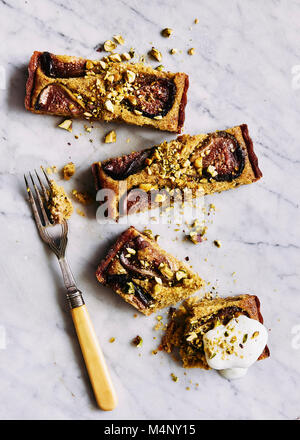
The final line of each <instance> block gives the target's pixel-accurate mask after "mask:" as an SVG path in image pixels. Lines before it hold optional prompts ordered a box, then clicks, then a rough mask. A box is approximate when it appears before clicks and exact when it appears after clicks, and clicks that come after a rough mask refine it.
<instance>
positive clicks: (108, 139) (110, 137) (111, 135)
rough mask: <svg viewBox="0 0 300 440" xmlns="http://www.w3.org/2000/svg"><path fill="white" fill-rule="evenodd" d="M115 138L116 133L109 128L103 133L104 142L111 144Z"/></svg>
mask: <svg viewBox="0 0 300 440" xmlns="http://www.w3.org/2000/svg"><path fill="white" fill-rule="evenodd" d="M116 140H117V134H116V132H115V130H111V131H110V132H109V133H107V134H106V135H105V138H104V142H105V143H106V144H113V143H115V142H116Z"/></svg>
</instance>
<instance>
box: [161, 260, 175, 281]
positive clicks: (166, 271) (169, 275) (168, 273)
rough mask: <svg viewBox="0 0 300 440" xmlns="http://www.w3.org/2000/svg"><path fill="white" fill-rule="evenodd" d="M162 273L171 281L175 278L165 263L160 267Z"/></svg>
mask: <svg viewBox="0 0 300 440" xmlns="http://www.w3.org/2000/svg"><path fill="white" fill-rule="evenodd" d="M159 270H160V272H161V273H162V274H163V275H164V276H165V277H167V278H169V279H171V278H173V276H174V273H173V271H172V270H171V269H170V268H169V267H168V266H167V265H166V264H164V263H161V264H160V265H159Z"/></svg>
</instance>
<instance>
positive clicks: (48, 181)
mask: <svg viewBox="0 0 300 440" xmlns="http://www.w3.org/2000/svg"><path fill="white" fill-rule="evenodd" d="M41 168H42V171H43V173H44V176H45V178H46V180H47V183H48V185H49V189H50V192H51V191H52V187H51V182H50V179H49V177H48V176H47V173H46V171H45V169H44V167H41Z"/></svg>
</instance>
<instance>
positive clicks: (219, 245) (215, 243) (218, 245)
mask: <svg viewBox="0 0 300 440" xmlns="http://www.w3.org/2000/svg"><path fill="white" fill-rule="evenodd" d="M214 245H215V246H216V247H218V248H220V247H221V242H220V240H214Z"/></svg>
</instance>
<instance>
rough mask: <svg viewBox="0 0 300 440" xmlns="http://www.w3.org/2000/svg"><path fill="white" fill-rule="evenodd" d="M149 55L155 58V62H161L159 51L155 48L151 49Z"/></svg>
mask: <svg viewBox="0 0 300 440" xmlns="http://www.w3.org/2000/svg"><path fill="white" fill-rule="evenodd" d="M149 53H150V55H151V56H152V57H153V58H155V59H156V60H157V61H161V60H162V54H161V52H160V51H159V50H157V49H155V47H152V49H151V50H150V52H149Z"/></svg>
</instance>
